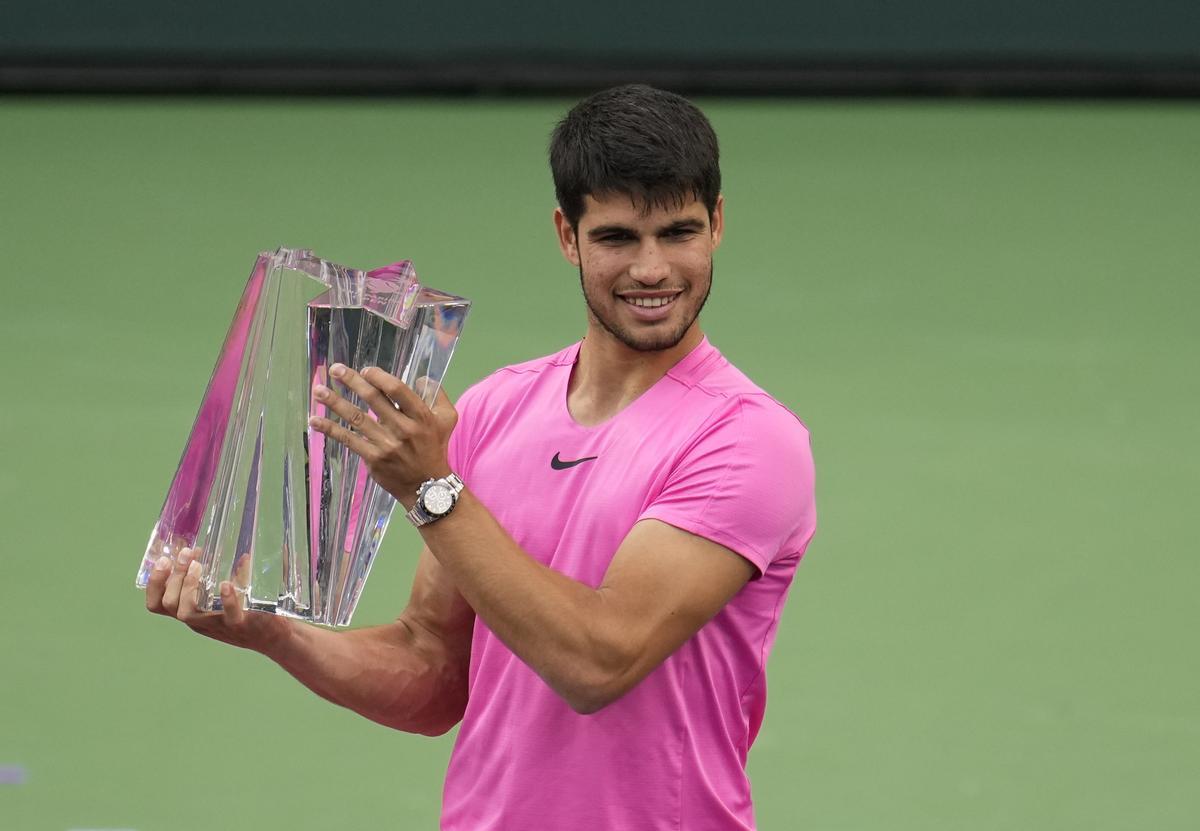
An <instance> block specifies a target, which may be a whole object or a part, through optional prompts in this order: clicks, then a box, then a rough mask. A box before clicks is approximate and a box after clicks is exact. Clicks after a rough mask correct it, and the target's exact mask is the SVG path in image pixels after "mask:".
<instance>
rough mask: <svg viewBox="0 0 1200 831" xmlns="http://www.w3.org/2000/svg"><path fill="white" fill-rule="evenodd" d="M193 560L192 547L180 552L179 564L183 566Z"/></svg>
mask: <svg viewBox="0 0 1200 831" xmlns="http://www.w3.org/2000/svg"><path fill="white" fill-rule="evenodd" d="M191 561H192V550H191V549H190V548H185V549H183V550H182V551H180V552H179V564H180V565H181V566H187V564H188V563H190V562H191Z"/></svg>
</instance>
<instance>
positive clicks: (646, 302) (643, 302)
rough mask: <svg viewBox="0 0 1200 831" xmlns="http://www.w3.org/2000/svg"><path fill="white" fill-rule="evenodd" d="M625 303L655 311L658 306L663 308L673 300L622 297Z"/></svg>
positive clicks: (666, 298) (672, 298)
mask: <svg viewBox="0 0 1200 831" xmlns="http://www.w3.org/2000/svg"><path fill="white" fill-rule="evenodd" d="M622 299H623V300H624V301H625V302H626V303H629V304H631V305H633V306H641V307H642V308H644V309H656V308H658V307H659V306H665V305H667V304H668V303H670V302H671V301H672V300H674V299H675V298H674V297H624V298H622Z"/></svg>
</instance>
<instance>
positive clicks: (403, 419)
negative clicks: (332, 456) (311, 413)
mask: <svg viewBox="0 0 1200 831" xmlns="http://www.w3.org/2000/svg"><path fill="white" fill-rule="evenodd" d="M329 374H330V375H332V376H333V377H334V378H336V379H338V380H339V381H341V382H342V383H343V384H345V385H346V387H347V388H348V389H350V390H351V391H352V392H353V393H354V394H355V395H357V396H358V397H359V398H360V399H361V400H363V401H365V402H366V403H367V405H368V406H369V407H370V409H371V412H372V413H374V414H375V418H371V416H370V414H368V413H367V412H365V411H363V410H360V409H359V408H358V407H355V406H354V405H353V404H351V403H350V402H349V401H347V400H346V399H345V398H343V397H342V396H340V395H338V394H337V393H336V392H334V391H333V390H331V389H329V388H328V387H324V386H321V385H320V384H318V385H317V386H315V387H313V395H315V396H316V398H317V400H318V401H320V402H321V403H323V404H325V405H326V406H328V407H329V409H330V410H331V411H332V412H334V413H337V415H338V416H340V417H341V418H342V420H343V421H344V422H345V424H346V425H348V426H347V427H343V426H342V425H340V424H338V423H337V422H335V421H332V420H330V419H327V418H312V419H309V424H310V426H312V428H313V429H314V430H317V431H319V432H321V433H324V434H325V435H326V436H328V437H329V438H331V439H333V440H334V441H336V442H339V443H340V444H343V445H345V446H346V447H348V448H350V450H351V451H353V452H354V453H355V454H356V455H358V456H359V457H361V458H362V460H363V461H364V462H366V464H367V469H368V470H370V472H371V477H372V478H373V479H374V480H375V481H376V482H378V483H379V484H380V485H381V486H382V487H383V488H384V490H386V491H388V493H390V494H391V495H392V496H394V497H396V499H397V500H398V501H400V502H401V503H402V504H403V505H404V506H405V507H408V508H411V507H412V505H413V503H414V502H415V501H416V495H417V488H418V487H420V485H421V483H422V482H424V481H425V480H426V479H432V478H436V477H440V476H445V475H447V474H448V473H450V464H449V462H447V460H446V459H447V447H448V446H449V444H450V433H451V432H452V431H453V430H454V425H455V424H456V423H457V422H458V412H457V411H456V410H455V409H454V405H453V404H451V403H450V399H449V398H448V397H447V396H446V393H445V391H444V390H439V391H438V398H437V401H436V402H435V403H434V406H433V408H432V409H431V408H430V407H429V406H427V405H426V404H425V402H424V401H423V400H422V399H421V398H420V396H418V395H417V394H416V393H415V392H413V390H412V389H411V388H410V387H409V386H408V385H407V384H405V383H404V382H403V381H401V380H400V379H399V378H397V377H396V376H394V375H390V374H388V373H387V372H384V371H383V370H382V369H379V368H378V367H368V368H366V369H364V370H363V371H362V372H361V373H359V372H355V371H354V370H352V369H350V368H348V367H345V366H343V365H342V364H334V365H333V366H331V367H330V368H329Z"/></svg>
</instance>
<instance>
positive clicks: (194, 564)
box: [187, 560, 200, 577]
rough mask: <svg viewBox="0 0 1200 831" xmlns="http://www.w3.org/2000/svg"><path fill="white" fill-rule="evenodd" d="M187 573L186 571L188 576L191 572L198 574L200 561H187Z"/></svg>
mask: <svg viewBox="0 0 1200 831" xmlns="http://www.w3.org/2000/svg"><path fill="white" fill-rule="evenodd" d="M187 573H188V576H189V577H190V576H191V575H192V574H193V573H195V574H199V573H200V562H199V561H198V560H192V561H191V562H190V563H188V569H187Z"/></svg>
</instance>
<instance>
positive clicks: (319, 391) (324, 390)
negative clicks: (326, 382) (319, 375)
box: [313, 384, 329, 398]
mask: <svg viewBox="0 0 1200 831" xmlns="http://www.w3.org/2000/svg"><path fill="white" fill-rule="evenodd" d="M313 395H315V396H316V397H317V398H325V397H326V396H328V395H329V387H326V386H323V385H322V384H317V385H316V386H315V387H313Z"/></svg>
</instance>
